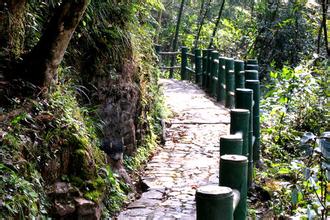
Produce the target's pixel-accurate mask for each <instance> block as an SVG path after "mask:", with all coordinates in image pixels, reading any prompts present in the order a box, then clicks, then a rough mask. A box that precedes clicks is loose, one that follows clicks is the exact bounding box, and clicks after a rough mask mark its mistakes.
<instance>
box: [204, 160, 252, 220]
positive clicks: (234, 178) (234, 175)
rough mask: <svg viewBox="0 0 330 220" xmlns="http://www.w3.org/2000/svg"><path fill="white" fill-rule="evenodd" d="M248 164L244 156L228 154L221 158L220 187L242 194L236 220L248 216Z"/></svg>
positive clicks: (242, 219) (243, 219) (235, 212)
mask: <svg viewBox="0 0 330 220" xmlns="http://www.w3.org/2000/svg"><path fill="white" fill-rule="evenodd" d="M247 162H248V161H247V158H246V157H245V156H242V155H232V154H227V155H223V156H221V157H220V174H219V178H220V179H219V183H220V186H227V187H230V188H232V189H236V190H238V191H239V193H240V200H239V203H238V205H237V206H236V209H235V211H234V219H235V220H245V219H246V216H247ZM205 219H207V218H205ZM218 219H222V218H218Z"/></svg>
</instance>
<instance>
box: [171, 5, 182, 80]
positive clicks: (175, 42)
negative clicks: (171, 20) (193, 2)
mask: <svg viewBox="0 0 330 220" xmlns="http://www.w3.org/2000/svg"><path fill="white" fill-rule="evenodd" d="M184 3H185V0H182V1H181V5H180V10H179V14H178V20H177V22H176V28H175V35H174V39H173V44H172V51H176V50H177V47H178V36H179V30H180V24H181V17H182V12H183V7H184ZM174 63H175V57H174V56H172V59H171V67H173V66H174ZM170 78H173V69H171V70H170Z"/></svg>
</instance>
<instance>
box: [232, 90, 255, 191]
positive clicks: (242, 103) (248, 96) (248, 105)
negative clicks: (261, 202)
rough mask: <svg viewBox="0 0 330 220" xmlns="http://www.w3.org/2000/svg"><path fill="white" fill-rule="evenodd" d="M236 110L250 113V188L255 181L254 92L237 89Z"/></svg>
mask: <svg viewBox="0 0 330 220" xmlns="http://www.w3.org/2000/svg"><path fill="white" fill-rule="evenodd" d="M236 108H241V109H247V110H249V111H250V116H249V132H248V159H249V165H248V186H249V187H251V186H252V180H253V143H252V139H253V90H252V89H236Z"/></svg>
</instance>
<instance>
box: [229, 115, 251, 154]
mask: <svg viewBox="0 0 330 220" xmlns="http://www.w3.org/2000/svg"><path fill="white" fill-rule="evenodd" d="M249 122H250V111H249V110H247V109H232V110H231V111H230V134H237V133H241V135H242V139H243V148H242V154H243V155H244V156H246V157H248V156H249V150H248V132H249V124H250V123H249Z"/></svg>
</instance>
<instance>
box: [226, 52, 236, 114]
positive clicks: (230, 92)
mask: <svg viewBox="0 0 330 220" xmlns="http://www.w3.org/2000/svg"><path fill="white" fill-rule="evenodd" d="M225 72H226V105H225V106H226V107H227V108H230V109H232V108H234V107H235V73H234V59H233V58H227V59H226V70H225Z"/></svg>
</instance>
